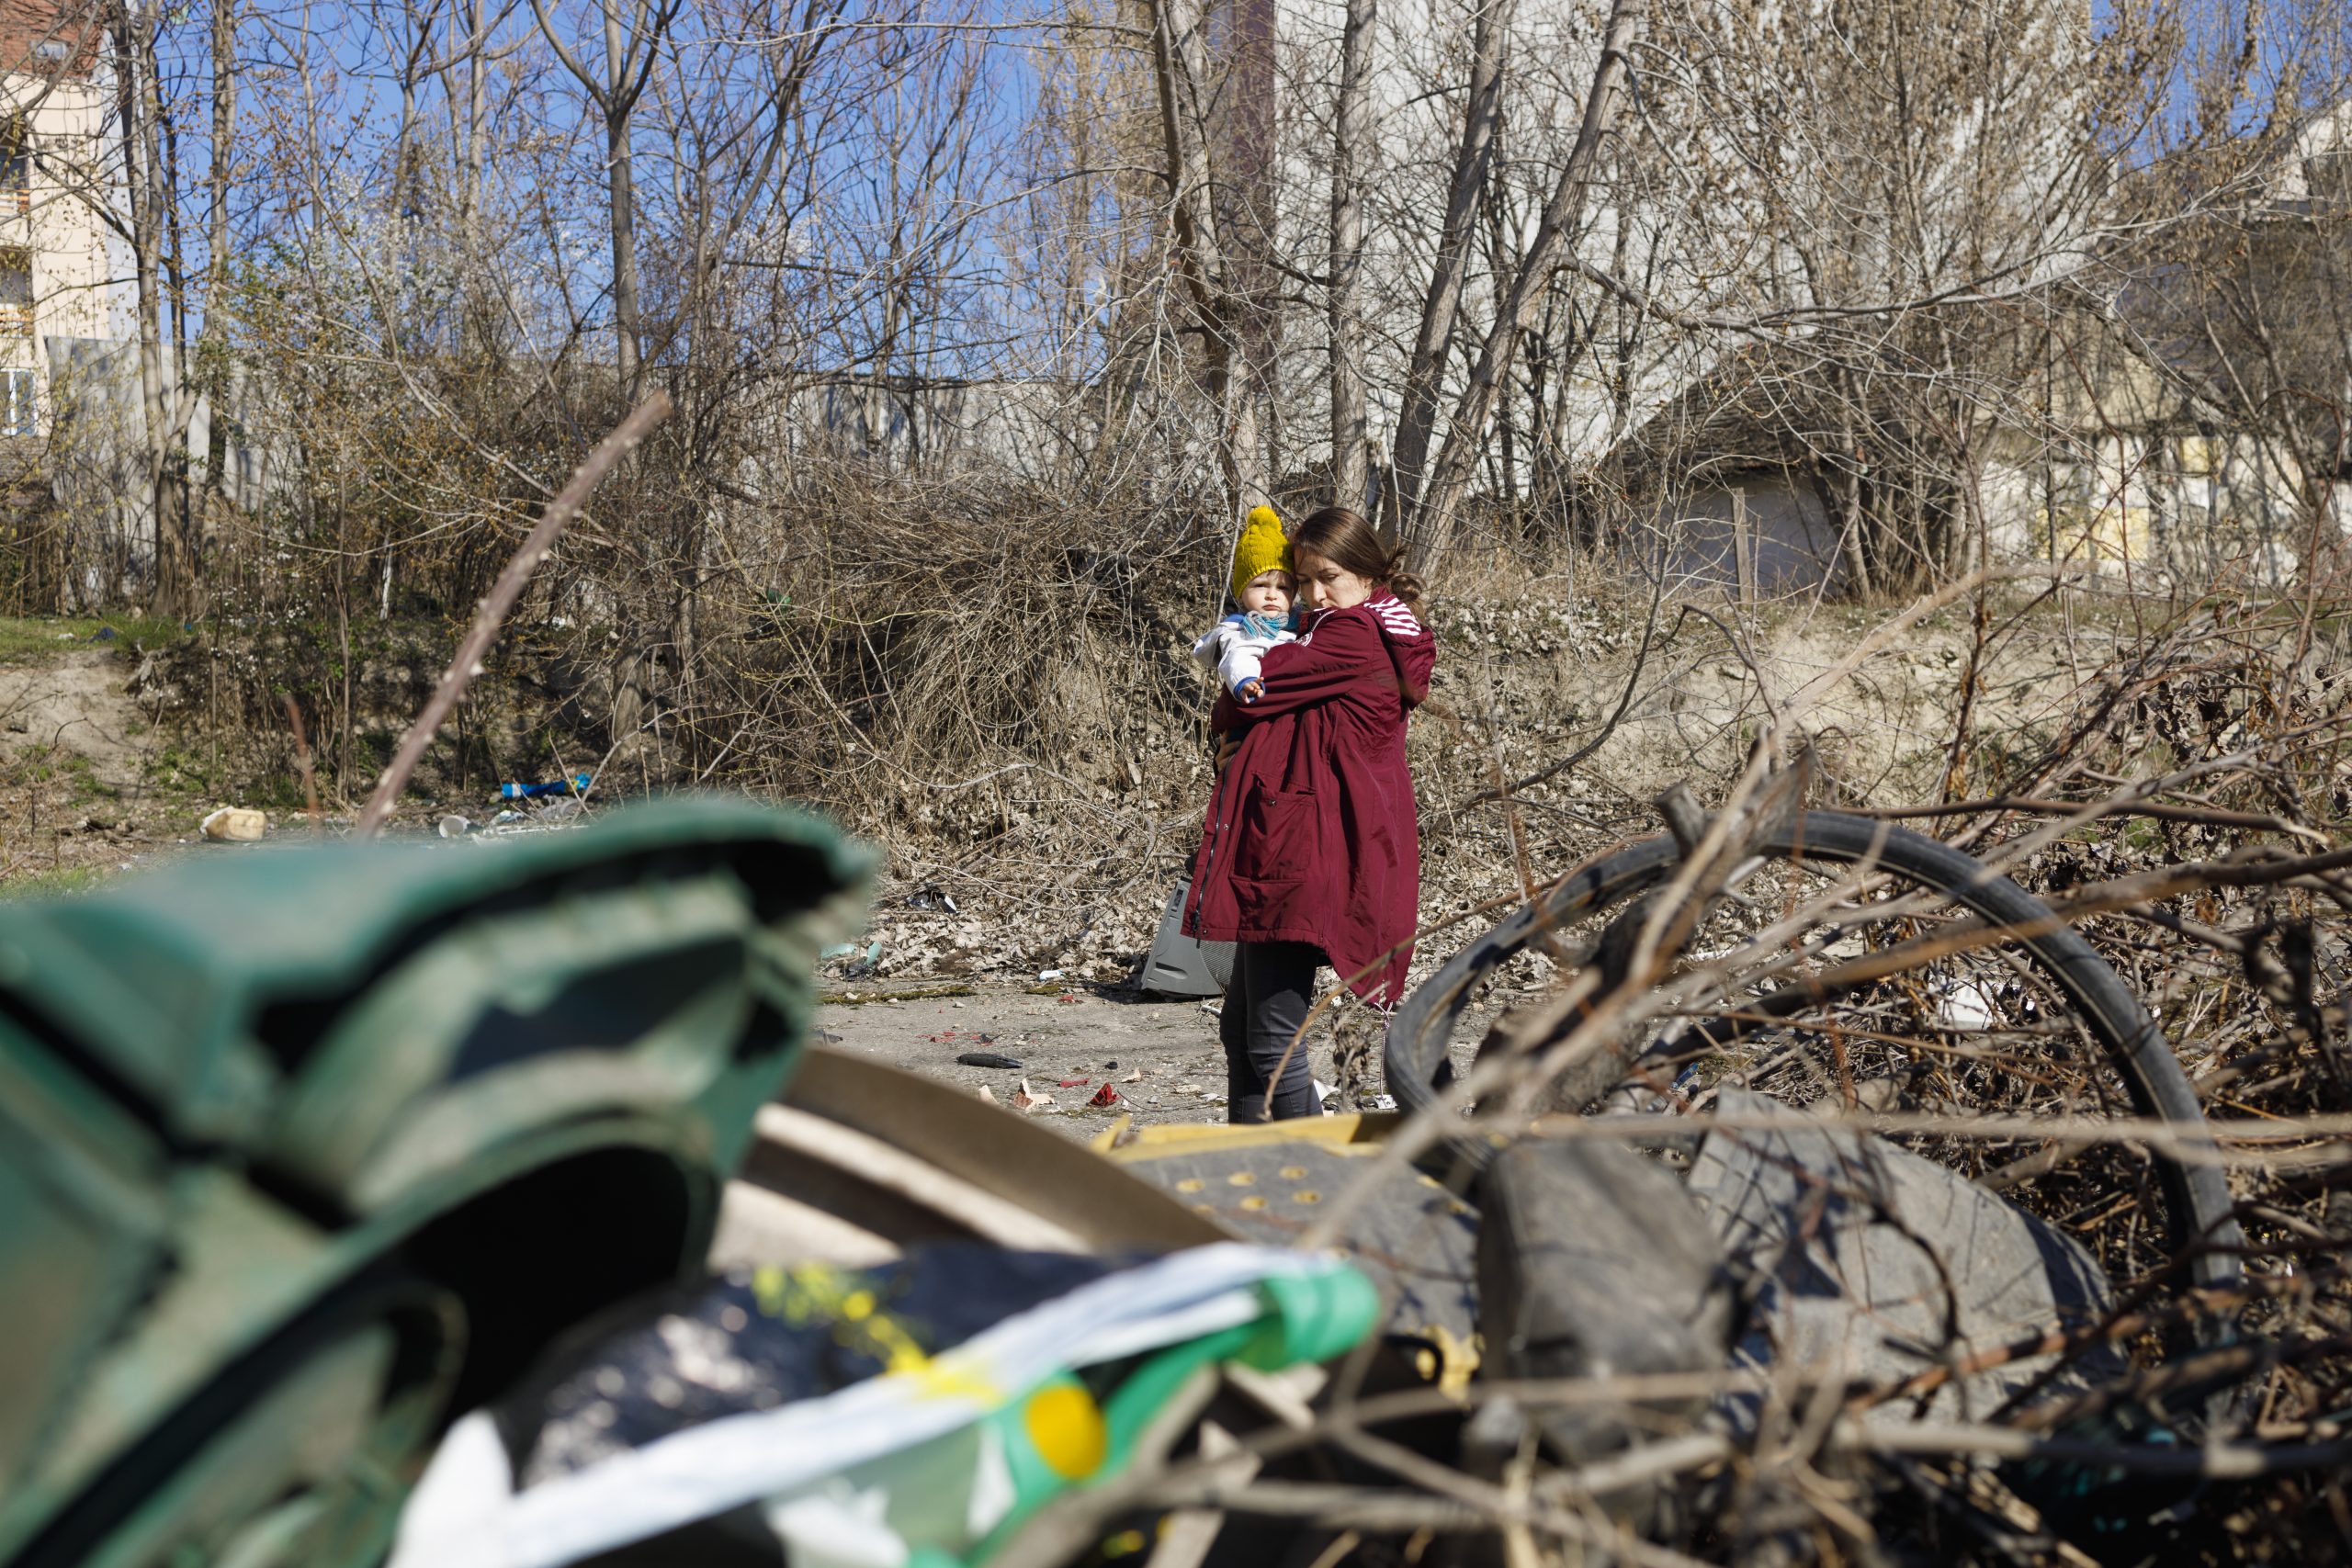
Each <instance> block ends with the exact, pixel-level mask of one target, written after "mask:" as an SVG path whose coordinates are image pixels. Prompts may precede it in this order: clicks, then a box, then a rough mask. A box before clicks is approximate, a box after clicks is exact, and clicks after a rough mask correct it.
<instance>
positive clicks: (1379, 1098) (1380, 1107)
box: [1368, 1094, 1397, 1111]
mask: <svg viewBox="0 0 2352 1568" xmlns="http://www.w3.org/2000/svg"><path fill="white" fill-rule="evenodd" d="M1368 1103H1369V1105H1370V1107H1371V1109H1373V1110H1374V1111H1394V1110H1396V1109H1397V1097H1396V1096H1395V1095H1393V1094H1375V1095H1374V1096H1373V1097H1372V1099H1371V1100H1370V1101H1369V1102H1368Z"/></svg>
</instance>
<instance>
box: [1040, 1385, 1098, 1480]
mask: <svg viewBox="0 0 2352 1568" xmlns="http://www.w3.org/2000/svg"><path fill="white" fill-rule="evenodd" d="M1021 1425H1022V1427H1023V1429H1025V1430H1026V1431H1027V1432H1028V1434H1029V1441H1030V1443H1031V1444H1032V1445H1033V1446H1034V1447H1035V1449H1036V1450H1037V1457H1038V1458H1039V1459H1042V1460H1044V1461H1046V1468H1047V1469H1049V1470H1051V1471H1052V1472H1054V1473H1055V1474H1056V1475H1058V1476H1060V1477H1061V1478H1062V1479H1063V1480H1065V1481H1083V1480H1085V1479H1086V1478H1087V1477H1088V1476H1090V1475H1091V1474H1093V1473H1094V1472H1096V1471H1098V1470H1100V1469H1102V1468H1103V1460H1105V1459H1106V1458H1108V1457H1109V1456H1110V1452H1111V1429H1110V1427H1107V1426H1105V1425H1104V1424H1103V1410H1102V1407H1101V1406H1100V1405H1098V1404H1095V1403H1094V1396H1093V1395H1092V1394H1090V1393H1087V1392H1086V1391H1085V1390H1084V1389H1082V1388H1073V1387H1071V1386H1070V1385H1069V1384H1068V1383H1055V1384H1051V1385H1049V1386H1047V1387H1045V1388H1041V1389H1039V1390H1038V1391H1037V1392H1036V1393H1033V1394H1031V1395H1030V1396H1029V1403H1028V1404H1026V1405H1024V1406H1023V1407H1022V1411H1021Z"/></svg>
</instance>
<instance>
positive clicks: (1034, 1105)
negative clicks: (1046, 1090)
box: [1012, 1078, 1054, 1114]
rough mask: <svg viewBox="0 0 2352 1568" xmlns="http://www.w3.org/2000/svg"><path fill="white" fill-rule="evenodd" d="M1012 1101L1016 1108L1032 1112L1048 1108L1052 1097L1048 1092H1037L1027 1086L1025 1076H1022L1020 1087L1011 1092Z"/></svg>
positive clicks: (1052, 1099)
mask: <svg viewBox="0 0 2352 1568" xmlns="http://www.w3.org/2000/svg"><path fill="white" fill-rule="evenodd" d="M1012 1103H1013V1105H1014V1106H1015V1107H1016V1108H1017V1109H1019V1110H1022V1111H1029V1112H1031V1113H1033V1114H1034V1113H1035V1112H1036V1111H1044V1110H1046V1109H1047V1108H1049V1107H1050V1106H1051V1105H1052V1104H1053V1103H1054V1097H1053V1096H1052V1095H1050V1094H1039V1093H1038V1092H1036V1091H1035V1089H1031V1088H1030V1087H1029V1080H1028V1079H1027V1078H1023V1079H1022V1080H1021V1088H1020V1089H1017V1090H1016V1091H1014V1093H1013V1096H1012Z"/></svg>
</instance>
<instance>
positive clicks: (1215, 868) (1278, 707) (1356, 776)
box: [1184, 588, 1437, 1006]
mask: <svg viewBox="0 0 2352 1568" xmlns="http://www.w3.org/2000/svg"><path fill="white" fill-rule="evenodd" d="M1436 662H1437V643H1436V640H1435V639H1434V638H1432V637H1430V634H1429V632H1428V631H1427V629H1425V628H1424V627H1423V626H1421V624H1420V622H1419V621H1418V620H1416V619H1414V618H1413V613H1412V612H1411V611H1410V610H1408V609H1407V608H1406V607H1405V604H1404V602H1403V601H1402V600H1400V599H1398V598H1397V596H1396V595H1395V594H1393V593H1391V592H1388V591H1387V590H1386V589H1385V588H1383V589H1377V590H1375V591H1374V593H1373V596H1372V597H1371V598H1370V599H1367V600H1366V601H1364V602H1363V604H1358V605H1355V606H1353V607H1352V608H1350V609H1346V610H1325V611H1323V612H1321V613H1320V614H1318V615H1316V616H1315V617H1314V618H1313V619H1312V620H1310V621H1309V622H1308V623H1307V626H1306V631H1305V632H1304V633H1303V634H1302V635H1301V636H1300V637H1299V639H1298V640H1297V641H1296V642H1290V643H1283V644H1282V645H1281V646H1279V647H1277V648H1273V649H1269V650H1268V651H1267V654H1266V659H1265V667H1264V672H1263V673H1264V679H1265V682H1266V689H1265V694H1264V695H1262V696H1261V697H1260V698H1259V699H1258V700H1257V701H1256V702H1254V703H1251V704H1250V705H1248V706H1246V707H1245V706H1240V705H1236V704H1235V703H1234V702H1233V701H1232V700H1231V699H1230V698H1224V697H1221V698H1219V699H1218V702H1217V707H1216V718H1215V723H1216V726H1217V728H1218V729H1219V730H1220V731H1222V730H1225V729H1229V728H1233V727H1234V726H1236V725H1237V724H1238V725H1243V726H1246V727H1247V728H1246V729H1245V730H1244V733H1243V735H1242V738H1241V750H1239V751H1238V752H1237V753H1236V754H1235V756H1234V758H1233V761H1231V762H1229V763H1228V764H1227V766H1226V770H1225V772H1224V773H1223V774H1222V775H1220V776H1219V778H1218V780H1217V783H1216V788H1215V790H1214V791H1213V792H1212V793H1211V795H1210V796H1209V811H1208V818H1207V821H1206V823H1205V824H1204V829H1203V833H1202V839H1201V848H1200V852H1199V853H1198V854H1196V855H1195V856H1194V857H1193V891H1192V896H1191V897H1189V898H1187V899H1186V900H1185V904H1184V930H1185V931H1186V932H1187V933H1188V934H1190V935H1192V936H1195V937H1198V938H1200V939H1201V940H1202V941H1204V942H1313V943H1314V944H1315V945H1316V946H1317V947H1319V948H1321V949H1322V950H1323V953H1324V956H1325V957H1326V958H1328V959H1329V960H1330V963H1331V967H1332V968H1334V969H1336V970H1338V971H1339V972H1340V978H1341V979H1343V980H1344V979H1347V978H1349V977H1351V976H1354V975H1355V974H1357V972H1359V971H1360V970H1363V969H1367V968H1369V969H1371V970H1372V973H1371V974H1370V975H1368V976H1365V977H1364V978H1363V980H1362V981H1360V982H1359V983H1358V984H1357V986H1356V991H1357V993H1358V994H1359V995H1362V996H1363V997H1366V998H1374V997H1375V996H1376V995H1377V994H1378V993H1381V992H1385V998H1382V999H1385V1001H1386V1002H1387V1003H1388V1004H1389V1005H1391V1006H1393V1005H1395V1004H1396V1003H1397V1002H1398V1001H1400V1000H1402V999H1403V997H1404V990H1405V969H1406V965H1407V964H1409V963H1411V961H1412V956H1413V948H1412V938H1413V930H1414V925H1415V921H1416V919H1417V918H1418V916H1419V905H1420V893H1421V834H1420V821H1419V814H1418V813H1417V812H1416V810H1415V809H1414V806H1413V778H1412V774H1411V773H1410V772H1408V770H1407V768H1406V766H1405V716H1406V715H1407V714H1408V713H1409V712H1410V711H1411V710H1412V709H1413V707H1414V706H1415V705H1418V704H1419V702H1420V700H1421V699H1422V697H1424V696H1426V695H1427V694H1428V693H1429V685H1430V667H1431V666H1432V665H1434V664H1435V663H1436ZM1383 959H1385V960H1386V962H1385V963H1383V962H1382V960H1383Z"/></svg>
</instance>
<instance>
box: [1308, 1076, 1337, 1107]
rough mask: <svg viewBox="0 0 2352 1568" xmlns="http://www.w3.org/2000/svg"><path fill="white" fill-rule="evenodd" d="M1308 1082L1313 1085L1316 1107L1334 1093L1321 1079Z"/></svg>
mask: <svg viewBox="0 0 2352 1568" xmlns="http://www.w3.org/2000/svg"><path fill="white" fill-rule="evenodd" d="M1308 1081H1310V1082H1311V1083H1313V1084H1314V1085H1315V1103H1316V1104H1317V1105H1320V1104H1322V1103H1323V1102H1324V1101H1325V1100H1329V1099H1330V1098H1331V1096H1332V1095H1333V1094H1334V1093H1335V1092H1336V1091H1335V1090H1334V1089H1332V1088H1331V1086H1330V1085H1329V1084H1327V1083H1325V1082H1324V1081H1323V1080H1322V1079H1321V1078H1313V1079H1310V1080H1308Z"/></svg>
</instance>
